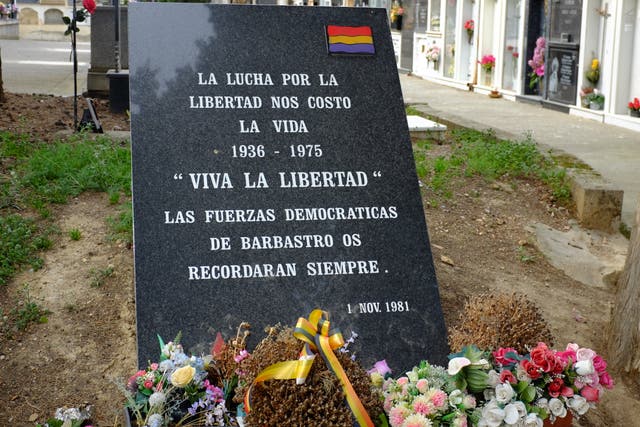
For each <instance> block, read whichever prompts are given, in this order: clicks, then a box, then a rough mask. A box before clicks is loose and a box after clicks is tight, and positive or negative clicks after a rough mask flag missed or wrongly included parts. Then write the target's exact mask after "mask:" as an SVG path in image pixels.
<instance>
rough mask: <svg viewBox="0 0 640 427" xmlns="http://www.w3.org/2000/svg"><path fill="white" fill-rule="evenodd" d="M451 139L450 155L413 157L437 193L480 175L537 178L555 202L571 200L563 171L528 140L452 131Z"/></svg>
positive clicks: (446, 190) (490, 177)
mask: <svg viewBox="0 0 640 427" xmlns="http://www.w3.org/2000/svg"><path fill="white" fill-rule="evenodd" d="M451 136H452V150H451V154H450V155H449V156H447V157H438V158H436V159H433V160H429V159H426V158H425V159H422V158H421V157H419V156H416V168H420V169H421V171H422V172H423V173H422V175H423V176H426V179H425V182H426V183H427V184H428V185H429V186H430V187H431V188H432V189H433V191H434V192H435V193H436V194H438V195H440V196H446V195H449V194H451V193H452V188H453V187H454V185H455V179H456V177H458V176H467V177H470V176H481V177H483V178H484V179H485V180H488V181H492V180H496V179H499V178H501V177H509V178H521V179H526V178H537V179H540V180H542V181H543V182H545V183H546V184H547V185H549V187H550V188H551V190H552V192H553V195H554V197H555V198H556V199H557V200H559V201H561V202H566V201H568V200H569V199H570V197H571V193H570V189H569V186H568V183H567V177H566V171H565V169H563V168H560V167H558V166H557V165H556V164H555V162H554V161H553V160H552V159H550V158H548V157H545V156H544V155H542V154H541V153H540V152H539V151H538V148H537V146H536V145H535V144H534V143H533V142H531V141H530V140H525V141H521V142H516V141H508V140H500V139H498V138H497V137H496V136H495V134H494V133H493V132H491V131H488V132H480V131H476V130H469V129H454V130H453V131H452V133H451ZM425 157H426V156H425ZM424 169H426V170H427V173H426V174H425V173H424Z"/></svg>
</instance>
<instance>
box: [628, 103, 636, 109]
mask: <svg viewBox="0 0 640 427" xmlns="http://www.w3.org/2000/svg"><path fill="white" fill-rule="evenodd" d="M634 108H635V107H634V106H633V102H629V109H630V110H633V109H634Z"/></svg>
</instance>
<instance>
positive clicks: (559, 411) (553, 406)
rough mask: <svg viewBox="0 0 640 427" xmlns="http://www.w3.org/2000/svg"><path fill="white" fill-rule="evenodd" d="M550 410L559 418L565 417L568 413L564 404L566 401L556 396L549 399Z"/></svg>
mask: <svg viewBox="0 0 640 427" xmlns="http://www.w3.org/2000/svg"><path fill="white" fill-rule="evenodd" d="M549 410H550V411H551V413H552V414H553V415H555V416H556V417H559V418H564V417H565V416H566V415H567V408H566V407H565V406H564V403H562V400H560V399H557V398H555V397H554V398H552V399H551V400H549Z"/></svg>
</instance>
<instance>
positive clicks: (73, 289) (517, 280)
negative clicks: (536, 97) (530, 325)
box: [0, 94, 640, 427]
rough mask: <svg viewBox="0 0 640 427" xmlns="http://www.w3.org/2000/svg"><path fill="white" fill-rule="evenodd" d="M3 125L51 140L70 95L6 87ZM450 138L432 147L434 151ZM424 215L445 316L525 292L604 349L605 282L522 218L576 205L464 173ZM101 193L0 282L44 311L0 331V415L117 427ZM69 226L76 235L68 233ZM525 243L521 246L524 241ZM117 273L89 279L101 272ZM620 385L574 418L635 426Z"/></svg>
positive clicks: (128, 297) (125, 342) (116, 321)
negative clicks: (67, 418) (81, 416)
mask: <svg viewBox="0 0 640 427" xmlns="http://www.w3.org/2000/svg"><path fill="white" fill-rule="evenodd" d="M2 111H3V114H0V129H4V130H11V131H13V132H20V133H28V134H31V135H33V137H34V138H35V139H40V140H45V141H51V140H52V139H54V137H53V135H54V133H55V132H56V131H58V130H63V129H65V128H67V129H68V128H70V127H71V123H72V122H73V107H72V103H71V100H70V99H68V98H67V99H63V98H55V97H39V96H27V95H12V94H8V100H7V102H6V103H5V104H4V105H2ZM98 115H99V116H100V118H101V120H102V122H103V127H104V128H105V130H112V129H115V130H128V123H127V120H126V116H124V115H112V114H110V113H109V112H108V106H107V104H106V102H104V101H100V103H99V107H98ZM448 149H449V148H448V146H447V145H446V144H445V145H441V146H434V148H433V149H432V150H431V151H432V155H434V156H437V155H442V154H446V152H447V150H448ZM423 196H424V202H425V215H426V218H427V223H428V227H429V234H430V239H431V247H432V251H433V256H434V262H435V265H436V272H437V276H438V281H439V285H440V292H441V298H442V304H443V310H444V313H445V320H446V322H447V324H448V325H450V326H451V325H454V324H455V323H456V322H457V320H458V316H459V314H460V312H461V309H462V307H463V304H464V301H465V299H466V298H467V297H469V296H472V295H476V294H479V293H483V292H490V293H497V292H506V293H511V292H513V291H516V292H520V293H523V294H525V295H526V296H527V297H528V298H529V299H530V300H531V301H533V302H534V303H535V304H536V305H537V306H538V307H540V309H541V310H542V312H543V315H544V317H545V319H546V320H547V321H548V323H549V325H550V329H551V331H552V333H553V334H554V336H555V338H556V347H564V345H565V344H566V343H568V342H577V343H579V344H581V345H582V346H588V347H591V348H593V349H595V350H596V351H598V352H602V351H604V348H605V342H604V340H605V339H606V337H605V336H604V334H603V331H605V330H606V325H607V322H608V319H609V313H610V310H611V309H612V306H611V304H612V300H613V292H614V289H612V288H597V287H590V286H587V285H584V284H582V283H580V282H577V281H575V280H573V279H571V278H570V277H568V276H566V275H565V274H564V273H562V272H561V271H559V270H557V269H555V268H554V267H552V266H551V265H550V264H549V263H548V262H547V261H546V259H545V258H544V255H542V254H541V253H539V252H537V251H536V250H535V249H534V247H533V246H532V245H531V242H532V236H531V235H530V234H529V233H528V232H527V231H526V227H527V226H528V225H530V224H532V223H535V222H541V223H545V224H547V225H549V226H551V227H554V228H555V229H558V230H563V229H567V227H569V225H570V221H571V219H572V217H571V212H570V211H568V210H567V209H564V208H561V207H558V206H556V205H554V203H553V202H552V200H551V197H550V195H549V192H548V190H547V189H546V188H545V187H544V186H542V185H541V184H540V183H538V182H534V181H513V180H508V179H504V180H500V181H497V182H494V183H486V182H485V181H483V180H481V179H479V178H469V179H465V180H464V181H463V182H462V183H461V184H460V185H458V186H456V188H455V192H454V195H453V197H452V198H451V199H450V200H446V199H445V200H442V199H441V200H440V202H439V203H438V204H437V206H435V204H434V206H431V205H430V201H431V200H433V198H434V197H433V194H431V193H430V191H429V189H426V188H424V189H423ZM116 209H117V208H116V207H115V206H113V205H110V204H109V202H108V200H107V196H106V195H105V194H95V193H85V194H83V195H81V196H80V197H78V198H76V199H73V200H71V201H70V202H69V203H68V204H66V205H62V206H57V207H54V208H53V213H52V217H53V218H54V221H55V222H56V224H57V226H58V228H59V229H60V230H61V233H60V235H59V236H58V238H57V240H56V241H55V243H54V245H53V247H52V248H51V249H50V250H48V251H47V252H45V253H44V254H43V258H44V268H43V269H41V270H39V271H35V272H34V271H30V270H25V271H23V272H21V273H19V274H18V275H17V276H16V277H15V278H14V279H13V280H12V281H11V282H10V283H9V285H8V286H4V287H1V288H0V306H1V307H2V308H3V310H7V309H10V308H11V307H14V306H15V305H16V303H17V300H19V299H20V297H19V295H20V294H19V290H20V289H21V288H22V286H23V285H24V284H27V285H28V286H29V289H30V294H31V297H32V298H33V299H34V300H35V301H36V302H38V304H40V305H42V306H43V307H45V308H46V309H48V310H50V311H51V313H50V314H49V316H48V322H47V323H44V324H38V325H33V326H31V327H30V328H29V329H28V330H27V331H26V332H24V333H22V334H19V335H17V336H15V337H14V338H13V339H6V338H4V337H0V425H2V426H5V425H6V426H33V425H34V423H35V422H36V421H40V422H42V421H43V420H44V419H46V418H47V417H49V416H51V415H52V414H53V413H54V411H55V409H56V408H58V407H61V406H64V405H67V406H77V405H81V404H85V403H89V404H93V405H94V413H95V416H94V418H93V421H94V425H96V426H100V427H102V426H115V425H120V424H119V421H118V417H119V414H120V412H121V408H122V404H123V397H122V393H121V392H120V390H119V388H118V386H117V385H116V384H117V383H118V382H123V381H125V380H126V378H127V377H128V376H129V375H131V374H132V373H134V372H135V370H136V366H135V304H134V288H133V252H132V250H131V248H129V247H128V246H127V245H126V244H125V243H123V242H118V241H115V242H114V241H111V240H109V239H108V234H109V231H108V227H107V224H106V221H105V219H106V218H107V217H109V216H113V215H115V214H116V213H117V210H116ZM73 228H76V229H78V230H80V231H81V233H82V237H81V239H80V240H78V241H73V240H71V239H70V238H69V234H68V230H70V229H73ZM521 246H524V249H520V248H521ZM108 269H111V270H112V271H113V272H112V273H111V274H110V275H108V277H104V278H103V279H102V280H99V282H101V283H97V282H96V278H97V277H100V273H101V272H103V271H106V270H108ZM615 379H616V381H617V385H616V388H615V389H614V390H613V391H612V392H608V393H606V394H605V397H604V400H603V402H602V403H601V404H600V405H599V406H598V408H597V409H596V410H592V411H590V412H589V413H588V415H587V416H585V417H583V418H582V419H581V420H580V421H579V422H578V421H576V422H574V426H578V425H580V426H585V427H586V426H591V427H596V426H630V427H634V426H640V420H639V419H638V416H637V415H638V414H640V400H638V396H639V394H638V390H636V389H634V388H633V387H632V386H631V385H626V384H625V382H624V381H623V379H622V378H620V377H619V376H615Z"/></svg>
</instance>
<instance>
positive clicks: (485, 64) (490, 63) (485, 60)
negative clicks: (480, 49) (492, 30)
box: [478, 55, 496, 73]
mask: <svg viewBox="0 0 640 427" xmlns="http://www.w3.org/2000/svg"><path fill="white" fill-rule="evenodd" d="M478 63H479V64H480V66H481V67H482V69H483V70H484V71H486V72H487V73H490V72H491V71H492V70H493V68H494V67H495V66H496V57H495V56H493V55H484V56H483V57H482V59H480V61H478Z"/></svg>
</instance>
